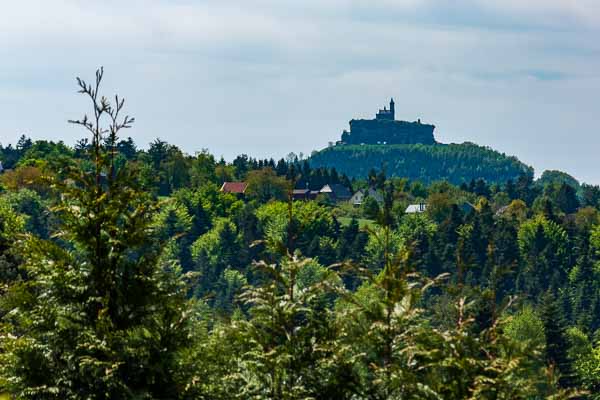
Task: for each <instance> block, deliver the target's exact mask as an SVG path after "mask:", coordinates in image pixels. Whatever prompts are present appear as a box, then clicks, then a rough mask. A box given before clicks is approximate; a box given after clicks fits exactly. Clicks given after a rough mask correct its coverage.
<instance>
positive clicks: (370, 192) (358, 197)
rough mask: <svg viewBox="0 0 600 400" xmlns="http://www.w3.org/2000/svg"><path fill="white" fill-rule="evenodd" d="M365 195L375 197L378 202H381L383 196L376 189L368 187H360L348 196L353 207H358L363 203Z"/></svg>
mask: <svg viewBox="0 0 600 400" xmlns="http://www.w3.org/2000/svg"><path fill="white" fill-rule="evenodd" d="M367 197H371V198H373V199H375V200H376V201H377V202H378V203H379V204H382V203H383V196H382V195H381V193H379V192H378V191H377V190H375V189H373V188H369V189H367V190H365V189H360V190H358V191H357V192H356V193H354V194H353V195H352V197H351V198H350V204H352V205H353V206H355V207H359V206H361V205H362V204H363V202H364V201H365V200H366V198H367Z"/></svg>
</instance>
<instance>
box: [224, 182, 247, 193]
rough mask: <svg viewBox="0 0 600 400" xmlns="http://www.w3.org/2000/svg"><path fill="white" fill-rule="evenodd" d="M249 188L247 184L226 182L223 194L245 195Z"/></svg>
mask: <svg viewBox="0 0 600 400" xmlns="http://www.w3.org/2000/svg"><path fill="white" fill-rule="evenodd" d="M247 187H248V184H247V183H246V182H225V183H223V186H221V192H225V193H237V194H243V193H244V192H245V191H246V188H247Z"/></svg>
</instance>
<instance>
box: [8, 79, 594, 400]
mask: <svg viewBox="0 0 600 400" xmlns="http://www.w3.org/2000/svg"><path fill="white" fill-rule="evenodd" d="M98 79H101V73H100V74H99V76H98ZM82 88H83V89H82V90H83V91H84V92H85V93H86V94H87V95H88V96H89V97H91V98H92V99H93V100H94V103H95V105H96V111H98V112H99V113H100V114H101V115H103V116H108V118H107V121H108V122H107V123H108V127H106V129H104V128H102V127H97V126H95V125H92V126H91V129H90V130H91V132H92V137H91V139H90V140H89V143H87V142H81V144H85V146H83V145H82V146H77V148H75V149H71V151H72V152H71V153H68V152H67V153H65V152H54V151H51V149H52V146H48V147H45V148H44V149H46V150H49V151H48V153H45V152H44V151H34V149H35V143H32V144H31V146H30V147H29V148H28V149H26V150H24V151H23V154H22V155H21V156H20V157H19V158H18V159H17V161H15V164H14V165H12V166H11V167H12V172H5V173H4V174H3V175H2V176H1V177H0V184H1V185H2V192H1V193H0V394H1V393H2V392H7V393H10V394H11V395H13V396H14V397H15V398H18V399H40V398H43V399H146V398H147V399H151V398H152V399H235V398H239V399H308V398H314V399H332V398H336V399H337V398H339V399H354V400H356V399H401V398H402V399H404V398H407V399H429V398H431V399H439V398H443V399H465V398H472V399H537V398H540V399H541V398H547V399H563V398H565V399H566V398H582V399H598V398H600V397H599V396H598V393H600V374H598V371H599V370H600V333H599V332H600V329H599V328H600V188H599V187H597V186H592V185H579V187H573V186H572V184H573V182H572V181H571V180H569V179H566V178H568V177H566V176H565V175H563V174H557V173H548V174H546V176H545V179H544V180H543V181H542V182H534V181H533V179H532V177H531V175H528V174H524V175H521V176H518V177H517V178H516V179H515V180H508V181H506V182H503V183H493V184H492V183H489V182H487V181H485V180H483V179H474V180H471V181H468V182H464V183H463V184H462V185H460V186H456V185H453V184H452V183H449V182H446V181H441V182H435V183H431V184H424V183H422V182H418V181H410V180H408V179H406V178H387V177H386V175H385V174H384V173H383V172H382V171H375V170H373V171H370V172H369V173H368V174H366V176H365V179H361V180H355V181H354V182H351V183H352V184H353V185H354V186H355V189H356V188H357V187H364V188H367V187H370V188H371V189H372V190H374V191H376V192H377V193H379V194H380V195H381V199H377V198H375V197H374V196H371V197H369V196H367V198H366V200H365V201H364V202H363V203H362V204H361V205H360V206H354V205H351V204H348V203H333V202H332V201H331V200H330V199H325V198H318V199H317V200H315V201H291V200H290V198H289V197H288V196H286V195H285V192H286V190H287V191H289V188H290V187H291V186H292V180H291V179H289V178H288V177H287V175H286V174H284V173H283V168H282V169H281V170H280V171H277V165H278V164H279V163H275V162H273V164H274V167H273V165H272V164H271V162H270V161H269V160H267V161H266V163H267V165H266V166H265V161H264V160H263V162H262V165H261V162H260V161H256V160H251V159H249V158H247V157H244V156H242V157H238V159H237V161H234V162H233V163H231V164H230V163H224V162H220V161H215V160H214V158H213V157H212V156H211V155H210V154H208V152H202V153H199V154H198V155H196V156H195V157H188V156H185V155H183V160H184V162H183V163H182V165H186V164H185V163H187V162H190V163H191V165H192V167H191V168H190V169H189V171H190V178H189V179H190V180H189V182H188V183H187V186H184V187H176V186H174V185H175V184H174V183H173V181H169V179H167V178H166V177H168V176H170V175H169V173H166V172H164V171H169V168H171V167H168V166H169V165H174V164H175V163H173V164H172V161H173V160H176V159H177V157H173V158H169V157H167V158H164V157H162V156H161V157H157V158H156V159H157V160H161V161H160V162H158V163H152V162H146V161H143V160H144V159H146V157H148V158H147V159H149V160H151V159H152V156H151V155H150V153H153V154H157V152H155V151H150V150H148V151H147V152H141V151H139V150H137V149H136V150H135V151H132V152H130V153H129V156H127V155H126V153H127V151H126V150H124V149H125V148H129V149H131V148H134V147H132V146H128V145H126V144H123V143H127V142H129V143H132V141H130V140H125V141H122V140H120V139H119V138H118V134H119V133H120V132H122V130H123V129H125V128H126V127H128V126H129V125H131V121H128V120H122V119H121V117H120V116H119V115H118V114H119V113H120V107H114V108H110V107H109V108H105V107H103V105H102V103H101V102H100V99H99V98H98V96H97V94H96V92H95V91H94V90H92V89H91V88H88V86H87V85H86V84H85V83H84V82H82ZM78 123H79V124H83V125H85V124H86V121H85V120H83V121H78ZM85 126H86V127H89V126H88V125H85ZM103 132H108V133H103ZM54 145H57V144H54ZM25 147H27V146H25ZM79 147H80V149H79ZM165 147H167V148H169V145H165ZM67 149H68V148H67ZM59 153H60V154H59ZM167 153H168V152H167ZM27 154H29V155H27ZM32 154H36V156H35V158H34V157H33V155H32ZM50 155H52V156H50ZM61 157H64V158H61ZM197 159H202V160H203V161H202V162H201V163H197V161H196V160H197ZM206 159H208V160H212V161H210V162H204V160H206ZM292 159H293V157H292ZM165 160H169V161H165ZM185 160H187V161H185ZM285 164H287V165H288V171H289V170H290V169H292V168H293V169H294V170H295V171H296V170H300V171H301V172H300V173H296V172H295V171H294V174H293V175H292V177H298V176H299V175H300V176H301V177H305V179H306V182H307V183H308V184H309V186H310V185H311V184H313V183H314V184H315V185H316V186H318V185H320V182H313V183H311V181H310V179H316V178H314V177H318V176H319V174H320V176H321V178H319V179H325V178H322V177H323V176H324V175H325V171H327V174H328V176H327V179H332V175H334V173H333V171H332V170H320V171H321V172H320V173H317V172H314V171H318V170H317V169H312V168H310V170H308V169H307V171H310V172H306V173H304V172H303V171H302V169H303V168H304V165H305V164H304V163H303V162H300V161H296V160H293V162H285ZM200 165H201V166H203V167H205V168H199V166H200ZM283 165H284V163H281V166H283ZM194 166H195V167H194ZM32 168H34V170H32ZM148 169H149V171H146V172H144V171H145V170H148ZM223 169H227V170H229V171H230V172H231V173H233V174H234V175H233V176H234V177H235V179H239V180H244V181H246V182H248V183H249V188H248V190H249V192H247V194H246V195H244V196H240V195H233V194H229V193H223V192H220V191H219V185H218V182H219V178H218V177H220V176H223V175H222V174H223ZM25 170H29V171H37V172H36V173H32V174H29V175H27V177H25V176H24V175H22V174H23V171H25ZM182 170H187V169H186V168H182ZM242 171H243V172H242ZM161 173H163V174H165V178H164V179H165V181H164V182H166V183H165V185H164V190H163V191H161V184H160V182H161V181H162V179H163V178H161V177H157V178H156V179H154V180H148V178H147V177H148V176H152V175H154V176H155V177H156V176H158V175H160V174H161ZM194 174H196V175H194ZM192 176H194V177H193V178H192ZM16 177H18V179H17V178H16ZM311 177H313V178H311ZM338 178H339V179H340V181H341V180H342V179H343V178H341V177H339V175H338ZM416 202H423V203H425V204H426V205H427V209H426V212H423V213H417V214H406V213H405V210H406V205H408V204H412V203H416Z"/></svg>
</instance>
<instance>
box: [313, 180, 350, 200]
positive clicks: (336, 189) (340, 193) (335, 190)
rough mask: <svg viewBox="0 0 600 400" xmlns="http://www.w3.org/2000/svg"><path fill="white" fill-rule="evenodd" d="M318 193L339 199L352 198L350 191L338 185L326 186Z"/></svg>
mask: <svg viewBox="0 0 600 400" xmlns="http://www.w3.org/2000/svg"><path fill="white" fill-rule="evenodd" d="M320 192H321V193H331V194H333V195H334V196H335V197H337V198H339V199H344V198H346V199H349V198H350V197H352V193H350V190H348V188H347V187H346V186H344V185H341V184H339V183H332V184H327V185H325V186H323V187H322V188H321V190H320Z"/></svg>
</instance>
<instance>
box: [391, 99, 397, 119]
mask: <svg viewBox="0 0 600 400" xmlns="http://www.w3.org/2000/svg"><path fill="white" fill-rule="evenodd" d="M390 112H391V114H392V119H393V120H394V119H396V106H395V103H394V98H393V97H392V98H391V100H390Z"/></svg>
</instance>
